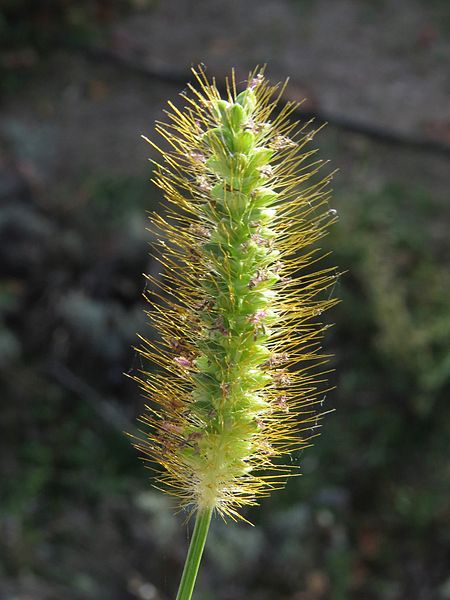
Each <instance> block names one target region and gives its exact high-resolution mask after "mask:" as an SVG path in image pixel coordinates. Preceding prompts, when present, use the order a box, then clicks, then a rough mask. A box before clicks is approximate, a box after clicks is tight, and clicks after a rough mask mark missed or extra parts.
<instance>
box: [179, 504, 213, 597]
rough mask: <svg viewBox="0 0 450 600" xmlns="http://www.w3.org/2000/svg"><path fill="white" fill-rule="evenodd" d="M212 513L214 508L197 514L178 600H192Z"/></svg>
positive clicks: (205, 509)
mask: <svg viewBox="0 0 450 600" xmlns="http://www.w3.org/2000/svg"><path fill="white" fill-rule="evenodd" d="M212 512H213V509H212V508H204V509H202V510H199V511H198V512H197V516H196V518H195V527H194V533H193V534H192V539H191V543H190V545H189V551H188V555H187V557H186V562H185V564H184V569H183V575H182V576H181V581H180V587H179V588H178V594H177V598H176V600H191V598H192V592H193V591H194V585H195V580H196V579H197V573H198V568H199V566H200V561H201V558H202V554H203V549H204V547H205V542H206V537H207V535H208V531H209V525H210V523H211V516H212Z"/></svg>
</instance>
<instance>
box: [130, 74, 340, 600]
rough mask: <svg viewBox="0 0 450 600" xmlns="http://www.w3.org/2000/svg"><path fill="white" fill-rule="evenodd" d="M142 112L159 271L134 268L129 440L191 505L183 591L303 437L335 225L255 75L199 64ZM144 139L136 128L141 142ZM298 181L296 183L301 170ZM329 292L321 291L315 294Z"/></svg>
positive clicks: (310, 430) (289, 466) (276, 88)
mask: <svg viewBox="0 0 450 600" xmlns="http://www.w3.org/2000/svg"><path fill="white" fill-rule="evenodd" d="M193 73H194V76H195V78H196V85H189V86H188V91H187V92H186V93H183V94H182V97H183V100H184V102H185V106H184V108H182V109H180V108H178V107H177V106H176V105H174V104H173V103H171V102H169V109H168V111H167V118H168V122H167V123H157V125H156V131H157V132H158V133H159V134H160V135H161V136H162V138H163V143H162V146H161V147H159V146H157V145H156V144H155V143H154V142H153V141H151V140H147V141H148V142H149V143H150V144H151V145H152V146H153V147H154V148H155V149H156V150H157V151H158V152H159V153H160V155H161V157H162V160H161V162H160V163H155V176H154V182H155V184H156V185H157V186H158V187H159V188H160V189H161V190H162V192H163V194H164V196H165V198H166V201H167V208H166V212H165V214H164V215H160V214H154V215H152V222H153V227H154V228H156V229H157V230H158V239H159V241H158V242H157V243H156V246H155V252H156V257H157V259H158V260H159V263H160V264H161V266H162V269H161V270H162V274H161V275H159V276H156V277H154V276H151V275H148V276H147V279H148V281H149V284H150V285H149V288H150V290H151V291H150V292H148V293H147V294H146V295H147V299H148V300H149V302H150V305H151V310H150V311H149V319H150V321H151V324H152V325H153V327H154V328H155V330H156V332H157V335H156V336H154V337H156V341H155V340H154V339H151V340H150V339H142V347H141V348H140V353H141V354H142V356H143V357H144V358H145V359H146V360H147V361H150V363H151V364H152V365H156V367H157V368H156V370H152V371H150V372H142V373H141V374H140V375H139V376H137V379H138V380H139V383H140V385H141V386H142V389H143V390H144V393H145V394H146V396H147V397H148V398H149V404H148V406H147V407H146V412H145V414H144V415H143V416H142V418H141V421H142V423H143V424H144V425H145V426H146V427H145V431H144V432H143V436H142V439H139V440H137V443H136V447H137V448H138V449H139V450H140V451H141V452H142V454H143V455H144V456H145V457H146V458H147V460H149V465H151V466H152V468H154V466H155V465H159V467H160V468H159V470H158V475H157V487H159V488H162V489H164V490H165V491H167V492H168V493H169V494H172V495H174V496H176V497H177V498H178V500H179V503H180V505H181V507H183V508H184V509H186V510H187V511H189V513H190V514H193V515H195V527H194V532H193V536H192V539H191V544H190V548H189V552H188V556H187V560H186V564H185V568H184V571H183V575H182V578H181V583H180V587H179V591H178V595H177V600H188V599H190V598H191V596H192V592H193V588H194V584H195V579H196V576H197V571H198V567H199V563H200V560H201V556H202V552H203V548H204V545H205V540H206V536H207V533H208V529H209V525H210V521H211V516H212V515H213V513H217V514H218V515H221V516H222V517H224V518H226V517H230V518H231V519H234V520H236V519H244V520H245V516H244V514H245V512H244V509H245V507H248V506H252V505H255V504H258V502H259V500H260V498H262V497H264V496H267V495H268V494H269V493H270V492H272V491H273V490H275V489H277V488H280V487H282V486H283V485H284V484H285V482H286V479H287V478H288V477H289V476H290V475H292V474H295V472H296V467H293V463H292V462H291V461H288V460H286V456H287V455H289V454H291V453H293V452H296V451H298V450H301V449H304V448H305V447H306V446H308V445H310V443H311V438H312V437H314V435H316V428H317V426H318V421H319V419H320V416H321V406H320V405H321V402H322V399H323V395H324V393H325V389H324V388H325V386H326V376H325V371H324V367H323V365H324V363H326V360H327V359H326V356H324V355H323V354H322V353H321V347H320V342H321V338H322V335H323V332H324V330H325V326H324V325H322V324H321V323H320V320H319V319H318V315H320V314H321V313H322V312H323V311H324V310H326V309H328V308H329V307H330V306H332V305H333V304H334V303H335V300H333V299H332V298H331V297H330V294H329V293H328V292H329V291H330V290H331V289H332V286H333V285H334V282H335V279H336V272H335V270H334V269H331V268H320V267H317V264H318V260H319V259H320V258H321V255H320V250H319V249H318V248H316V247H314V246H313V244H314V243H315V242H317V240H319V239H320V238H321V237H322V236H323V235H324V234H325V233H326V231H327V228H328V226H329V225H330V223H332V222H333V221H334V220H335V211H333V210H330V209H329V208H328V195H329V188H328V183H329V179H330V176H327V177H324V178H322V179H320V178H317V177H315V178H313V180H311V178H312V177H313V176H315V175H316V174H317V173H318V171H319V169H320V168H321V166H322V165H323V161H320V160H316V159H315V158H314V157H313V155H314V154H315V150H314V149H312V150H308V149H307V144H308V142H310V141H311V139H312V137H313V135H314V132H311V128H310V124H309V123H308V124H303V125H300V124H299V123H297V122H295V121H294V122H291V121H290V120H289V117H290V116H292V113H293V112H294V111H295V109H296V107H297V105H296V103H290V102H288V103H283V104H282V106H280V104H279V100H280V97H281V94H282V92H283V90H284V87H285V85H281V86H280V85H271V84H270V83H269V82H268V81H267V80H266V78H265V77H264V73H263V70H260V69H257V70H255V71H254V72H253V73H251V74H250V76H249V79H248V81H247V82H246V85H245V86H244V89H243V90H242V91H239V90H238V86H237V83H236V78H235V75H234V72H232V73H231V76H230V78H228V79H227V81H226V91H225V92H224V94H223V96H224V97H222V96H221V94H220V92H219V89H218V87H217V85H216V83H215V81H214V80H213V81H211V82H210V81H209V80H208V79H207V77H206V76H205V73H204V71H203V70H202V69H198V70H195V69H194V71H193ZM145 139H146V138H145ZM310 180H311V181H310ZM327 290H328V292H327Z"/></svg>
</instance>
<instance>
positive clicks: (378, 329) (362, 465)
mask: <svg viewBox="0 0 450 600" xmlns="http://www.w3.org/2000/svg"><path fill="white" fill-rule="evenodd" d="M200 62H201V63H205V65H206V66H207V69H208V73H210V74H214V75H216V76H217V77H218V79H219V81H220V80H222V78H223V77H224V75H225V74H226V73H227V72H228V71H229V69H230V68H231V67H232V66H234V67H236V69H237V72H238V74H239V77H240V78H241V79H245V76H246V73H247V71H248V69H249V68H252V67H253V66H254V65H255V64H264V63H267V64H268V69H267V73H268V75H269V77H270V78H271V79H274V80H282V79H284V78H285V77H286V76H290V77H291V83H290V86H289V88H288V96H289V97H290V98H293V99H298V100H300V99H302V98H307V101H306V102H305V103H304V104H303V105H302V110H304V118H305V119H306V118H307V117H309V116H312V115H315V116H316V118H317V122H318V123H321V122H322V121H324V120H326V121H328V123H329V125H328V126H327V127H326V128H325V129H324V130H322V131H321V133H320V134H319V135H318V136H317V137H316V140H315V143H316V144H317V145H318V146H319V147H320V155H321V157H323V158H329V159H330V160H331V166H330V168H332V169H339V171H338V173H337V174H336V176H335V178H334V188H335V192H334V199H333V204H332V206H333V208H335V209H336V210H337V211H338V214H339V216H340V219H339V222H338V224H337V225H335V226H334V228H333V230H332V232H331V234H330V235H329V236H328V237H327V238H326V240H325V241H324V243H323V248H324V250H325V251H328V250H333V256H332V257H330V258H327V261H328V262H329V264H337V265H338V266H339V268H340V270H341V271H343V272H344V271H345V274H344V275H342V276H341V277H340V279H339V282H338V285H337V286H336V289H335V294H336V295H337V296H338V297H339V298H340V299H341V300H342V302H341V304H340V305H339V306H338V307H337V308H335V309H334V310H333V311H332V314H331V313H330V314H329V315H327V316H326V319H327V320H328V321H333V322H335V323H336V325H335V327H334V328H333V329H332V330H331V333H330V334H329V335H328V337H327V339H326V340H325V348H326V350H327V351H329V352H332V353H333V354H334V359H333V365H332V366H333V368H335V373H334V375H332V378H333V383H334V384H336V386H337V388H336V390H335V391H333V392H331V393H329V394H328V396H327V398H326V407H327V408H328V409H336V410H335V412H333V413H332V414H330V415H328V416H327V417H326V419H325V420H324V423H323V428H322V435H321V436H320V437H319V438H318V439H317V441H316V445H315V447H314V448H312V449H309V450H308V451H305V452H304V453H303V454H302V455H300V456H295V457H294V460H295V461H298V463H299V466H300V467H301V472H302V473H303V476H302V477H299V478H294V479H293V480H292V481H291V482H290V483H289V484H288V486H287V488H286V489H285V490H283V491H282V492H278V493H277V494H274V495H273V496H272V497H271V498H270V499H268V500H266V501H265V502H263V504H262V506H261V507H260V508H258V509H255V510H252V511H249V512H248V514H247V515H246V516H247V517H248V518H249V519H250V520H251V521H252V522H254V523H255V527H250V526H248V525H246V524H234V523H228V524H226V525H225V524H223V523H221V522H219V521H217V522H215V523H214V525H213V529H212V532H211V537H210V539H209V543H208V548H207V552H206V555H205V559H204V563H203V568H202V571H201V575H200V578H199V583H198V591H197V593H196V596H195V597H196V599H197V600H241V599H242V600H243V599H244V598H245V599H246V600H325V599H330V600H347V599H348V600H448V599H450V561H449V559H448V557H449V556H450V523H449V522H450V511H449V501H448V500H449V490H450V461H449V452H448V448H449V439H450V414H449V409H448V397H449V388H450V385H449V383H450V346H449V339H450V296H449V289H450V271H449V263H450V245H449V243H448V239H449V234H448V231H449V226H450V204H449V200H450V198H449V190H450V77H449V74H450V5H449V3H448V2H447V1H445V0H427V1H426V0H370V1H369V0H365V1H364V0H335V1H333V2H329V1H326V0H317V1H314V0H278V1H275V0H273V1H270V0H247V1H244V0H241V1H239V0H230V1H223V0H222V1H219V0H209V1H206V0H199V1H197V2H194V1H192V0H166V1H163V0H160V1H156V0H154V1H151V0H122V1H118V2H112V1H108V0H93V1H87V0H80V1H72V0H54V1H53V2H50V1H44V0H28V1H27V0H10V1H5V0H3V1H2V2H0V92H1V99H0V258H1V260H0V272H1V280H0V380H1V393H0V402H1V404H2V407H1V413H0V415H1V416H0V423H1V425H0V428H1V434H0V475H1V484H0V495H1V496H0V497H1V500H0V502H1V523H0V544H1V547H0V599H1V600H61V599H62V598H64V599H66V600H91V599H92V600H103V599H105V600H106V599H108V600H133V599H141V600H168V599H169V598H173V597H174V595H175V593H176V587H177V583H178V579H179V576H180V572H181V569H182V564H183V561H184V557H185V553H186V547H187V542H188V538H187V533H186V527H185V524H184V519H185V515H183V514H177V515H176V514H175V506H174V504H173V502H172V501H171V500H170V499H168V498H167V497H166V496H164V495H163V494H161V493H160V492H158V491H157V490H155V489H153V488H152V486H151V480H150V472H149V471H146V470H145V469H144V467H143V465H142V464H141V463H140V461H139V460H138V459H137V457H136V453H135V451H134V450H133V449H132V447H131V444H130V442H129V439H128V438H127V437H126V436H125V435H124V434H123V431H129V432H133V431H134V430H135V428H136V417H137V416H138V414H139V413H140V412H141V411H142V409H143V404H144V399H143V398H142V397H141V396H140V395H139V392H138V390H137V389H136V386H135V385H134V384H133V382H131V381H130V380H128V379H127V378H126V377H125V376H124V375H123V373H127V372H129V373H132V372H135V371H136V369H138V368H139V367H140V366H141V365H140V360H139V359H138V358H137V357H136V354H135V352H134V351H133V349H132V346H133V345H134V344H136V343H137V335H136V334H137V333H138V332H141V333H144V334H145V333H146V325H145V315H144V313H143V308H144V303H143V300H142V291H143V289H144V278H143V276H142V273H143V272H155V271H156V270H157V266H156V265H155V264H154V263H153V262H152V261H151V259H150V258H149V256H148V244H149V242H151V234H150V233H148V232H147V231H146V229H145V228H146V211H147V210H153V209H155V208H158V206H161V199H160V197H159V194H158V192H157V190H156V189H155V188H154V187H153V186H152V185H151V184H150V183H149V179H150V177H151V164H150V163H149V162H148V161H147V158H148V155H149V147H148V146H147V145H145V144H144V143H143V142H142V141H141V140H140V137H139V136H140V134H141V133H144V134H146V135H150V136H152V135H153V134H152V128H153V122H154V120H155V119H157V118H162V117H163V113H162V111H163V109H164V108H165V102H166V100H167V99H168V98H171V99H174V98H176V95H177V93H178V92H180V91H182V90H183V88H184V86H185V84H186V82H187V81H188V80H189V77H190V75H189V68H190V66H191V65H192V64H194V65H195V64H197V63H200Z"/></svg>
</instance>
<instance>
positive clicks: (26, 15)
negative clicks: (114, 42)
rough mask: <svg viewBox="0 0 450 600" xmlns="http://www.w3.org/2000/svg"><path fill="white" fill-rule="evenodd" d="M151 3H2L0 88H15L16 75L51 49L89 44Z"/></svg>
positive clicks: (121, 0) (16, 0)
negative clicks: (133, 11) (126, 15)
mask: <svg viewBox="0 0 450 600" xmlns="http://www.w3.org/2000/svg"><path fill="white" fill-rule="evenodd" d="M151 3H152V0H116V1H113V0H39V1H36V0H3V1H2V3H1V6H0V78H1V85H2V86H5V87H11V86H14V87H17V86H18V85H19V84H20V80H21V77H20V72H21V71H22V70H23V69H29V68H30V67H33V66H34V65H35V64H36V62H37V61H38V60H39V59H40V58H41V57H42V56H47V55H48V54H49V53H50V52H52V51H53V50H54V49H55V47H56V48H58V47H61V46H64V45H70V44H75V45H76V44H80V43H87V42H91V41H92V40H93V39H95V40H96V42H97V43H98V41H99V37H100V39H101V36H104V35H105V26H106V25H108V24H110V23H111V22H113V21H115V20H116V19H117V18H118V17H120V16H122V15H124V14H126V13H128V12H129V11H130V10H136V9H143V8H145V7H148V6H149V5H150V4H151Z"/></svg>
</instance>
